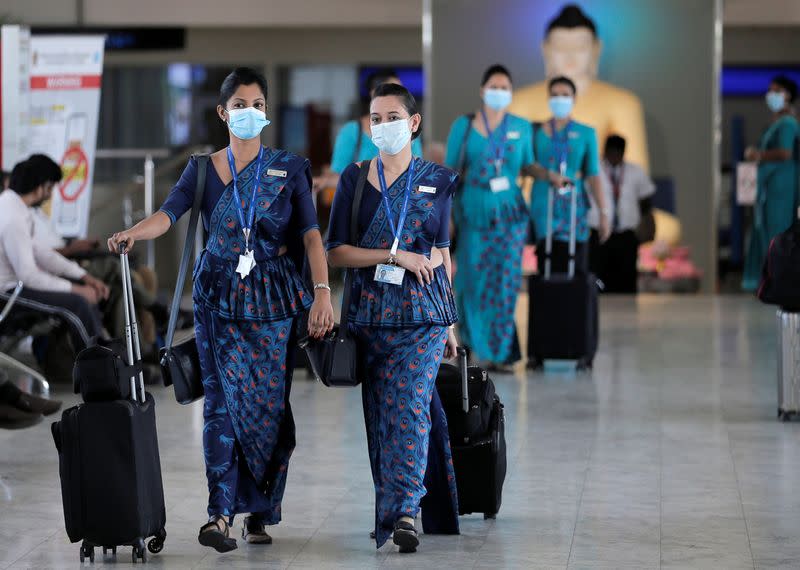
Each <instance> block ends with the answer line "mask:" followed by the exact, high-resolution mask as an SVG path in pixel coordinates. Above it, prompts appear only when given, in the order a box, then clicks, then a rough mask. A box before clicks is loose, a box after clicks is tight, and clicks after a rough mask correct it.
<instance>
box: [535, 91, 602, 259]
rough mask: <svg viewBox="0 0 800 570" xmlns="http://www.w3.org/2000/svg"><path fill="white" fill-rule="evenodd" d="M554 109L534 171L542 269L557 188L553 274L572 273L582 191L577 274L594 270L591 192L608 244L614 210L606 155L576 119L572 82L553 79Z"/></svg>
mask: <svg viewBox="0 0 800 570" xmlns="http://www.w3.org/2000/svg"><path fill="white" fill-rule="evenodd" d="M549 85H550V90H549V98H548V101H549V106H550V110H551V112H552V117H551V118H550V119H549V120H548V121H547V122H546V123H543V124H542V125H540V126H537V127H536V129H535V130H536V132H535V134H534V145H533V155H534V157H535V158H536V163H535V165H534V167H533V168H532V169H531V173H532V174H533V175H534V177H535V179H536V182H535V183H534V185H533V190H532V194H531V216H532V218H533V224H534V230H535V234H536V238H535V239H536V241H537V246H536V255H537V257H538V265H539V270H540V271H542V270H543V268H544V267H545V240H546V238H547V235H546V232H547V195H548V190H549V189H550V188H551V187H553V188H554V190H555V191H554V192H553V220H552V224H553V225H552V232H553V251H552V256H551V269H552V272H553V273H566V272H567V270H568V263H569V236H570V225H571V222H570V216H571V201H572V195H571V193H572V192H577V193H578V194H577V212H576V229H575V239H576V244H575V271H576V273H586V272H587V271H588V252H587V249H588V248H587V246H586V242H587V241H588V240H589V223H588V222H589V220H588V214H589V206H590V201H589V197H588V192H591V193H592V194H593V195H594V200H595V203H596V204H597V207H598V209H599V212H600V219H599V222H598V228H599V230H598V233H599V238H600V241H601V242H603V241H605V240H606V239H607V238H608V236H609V233H610V229H611V228H610V225H609V224H610V210H609V209H608V206H607V204H606V198H605V193H604V192H603V187H602V183H601V181H600V156H599V153H598V150H597V135H596V134H595V131H594V129H593V128H592V127H590V126H588V125H585V124H583V123H579V122H577V121H574V120H573V119H572V109H573V107H574V104H575V93H576V90H575V84H574V83H573V82H572V80H571V79H569V78H568V77H554V78H553V79H551V80H550V84H549Z"/></svg>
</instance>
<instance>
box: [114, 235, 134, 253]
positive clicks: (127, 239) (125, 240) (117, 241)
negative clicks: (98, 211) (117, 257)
mask: <svg viewBox="0 0 800 570" xmlns="http://www.w3.org/2000/svg"><path fill="white" fill-rule="evenodd" d="M134 243H136V240H135V239H134V238H133V236H132V235H131V231H130V230H123V231H121V232H117V233H115V234H114V235H112V236H111V237H110V238H108V250H109V251H110V252H111V253H117V254H118V253H119V246H120V245H121V244H125V253H128V252H130V250H131V248H133V244H134Z"/></svg>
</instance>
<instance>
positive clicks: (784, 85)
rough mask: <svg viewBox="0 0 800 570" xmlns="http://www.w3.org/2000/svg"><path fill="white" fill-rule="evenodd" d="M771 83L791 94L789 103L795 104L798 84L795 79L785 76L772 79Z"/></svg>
mask: <svg viewBox="0 0 800 570" xmlns="http://www.w3.org/2000/svg"><path fill="white" fill-rule="evenodd" d="M770 83H774V84H775V85H778V86H779V87H780V88H781V89H785V90H786V92H787V93H789V103H794V100H795V99H797V83H795V82H794V80H793V79H789V78H788V77H786V76H785V75H777V76H775V77H773V78H772V81H770Z"/></svg>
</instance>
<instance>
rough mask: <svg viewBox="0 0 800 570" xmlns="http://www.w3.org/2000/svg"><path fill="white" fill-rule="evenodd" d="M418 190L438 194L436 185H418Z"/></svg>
mask: <svg viewBox="0 0 800 570" xmlns="http://www.w3.org/2000/svg"><path fill="white" fill-rule="evenodd" d="M417 190H419V191H420V192H424V193H425V194H436V186H417Z"/></svg>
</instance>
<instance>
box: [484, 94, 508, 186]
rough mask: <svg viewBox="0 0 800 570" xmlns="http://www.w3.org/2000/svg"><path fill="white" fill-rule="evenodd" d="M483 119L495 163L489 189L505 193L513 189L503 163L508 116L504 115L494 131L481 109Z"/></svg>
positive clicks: (490, 152) (490, 151)
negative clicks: (505, 173)
mask: <svg viewBox="0 0 800 570" xmlns="http://www.w3.org/2000/svg"><path fill="white" fill-rule="evenodd" d="M481 117H482V118H483V127H484V128H485V129H486V140H487V143H488V145H489V154H490V155H491V157H492V161H493V162H494V176H493V177H492V178H490V179H489V189H490V190H491V191H492V192H494V193H497V192H505V191H506V190H510V189H511V181H510V180H509V179H508V176H503V162H504V160H505V154H506V119H508V115H503V120H502V121H501V122H500V125H498V127H497V129H495V130H494V131H492V129H491V128H490V127H489V119H488V117H486V111H484V110H483V109H481ZM496 134H499V139H500V140H499V141H498V140H496V138H498V137H495V135H496Z"/></svg>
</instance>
